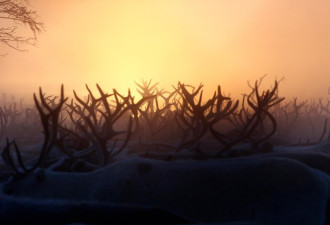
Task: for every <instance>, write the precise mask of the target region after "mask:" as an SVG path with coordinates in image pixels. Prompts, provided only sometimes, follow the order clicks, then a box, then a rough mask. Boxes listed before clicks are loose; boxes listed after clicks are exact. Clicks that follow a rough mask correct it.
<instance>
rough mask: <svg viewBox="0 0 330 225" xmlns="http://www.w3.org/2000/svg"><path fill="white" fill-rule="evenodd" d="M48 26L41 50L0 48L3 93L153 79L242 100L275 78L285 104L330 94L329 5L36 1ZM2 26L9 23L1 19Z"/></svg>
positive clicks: (322, 0)
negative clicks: (254, 86)
mask: <svg viewBox="0 0 330 225" xmlns="http://www.w3.org/2000/svg"><path fill="white" fill-rule="evenodd" d="M30 3H31V5H32V7H33V9H35V10H36V11H37V12H38V15H39V16H40V18H39V19H40V20H41V21H42V22H43V23H44V24H45V31H43V32H42V33H41V34H40V35H39V36H38V40H39V41H38V44H37V46H36V47H34V46H25V48H26V49H27V50H28V51H27V52H18V51H15V50H12V49H10V48H8V47H6V46H5V45H3V44H0V54H7V55H6V56H2V57H0V77H1V82H0V93H7V94H8V95H15V96H17V97H25V98H26V99H27V100H29V99H31V98H32V93H33V92H36V91H38V87H39V86H42V87H43V89H44V90H46V92H47V93H49V94H58V93H59V88H60V84H61V83H63V84H64V85H65V90H66V93H68V94H71V93H72V89H75V90H77V92H78V93H82V95H83V94H84V93H85V87H84V85H85V84H89V86H91V87H93V88H94V89H95V84H96V83H99V84H100V85H101V87H103V89H105V90H109V91H111V89H112V88H117V89H118V90H120V91H122V92H126V90H127V88H133V89H135V86H134V81H137V82H140V81H141V79H145V80H148V79H153V80H154V81H155V82H159V83H160V84H159V86H160V87H165V88H171V84H176V83H177V82H178V81H182V82H184V83H187V84H193V85H198V84H199V83H203V84H204V85H205V92H206V94H210V93H212V92H213V91H214V90H215V88H216V86H217V85H218V84H220V85H221V86H222V87H223V90H224V92H225V93H231V94H232V96H234V97H239V96H240V94H241V93H246V92H247V91H248V90H249V89H248V85H247V81H248V80H250V81H254V80H256V79H258V78H259V77H260V76H262V75H264V74H268V76H267V78H266V79H265V81H264V85H265V87H270V85H271V84H272V82H273V81H274V79H276V78H277V79H280V78H282V77H285V79H284V80H283V81H282V82H281V83H280V95H281V96H284V97H286V98H289V99H290V98H292V97H293V96H298V97H299V98H301V99H311V98H318V97H324V96H327V92H328V87H329V86H330V64H329V62H330V29H329V28H330V14H329V13H328V12H329V10H330V2H329V1H326V0H317V1H307V0H301V1H298V0H297V1H293V0H292V1H276V0H269V1H257V0H252V1H238V0H230V1H201V0H194V1H191V0H189V1H188V0H186V1H176V0H175V1H174V0H166V1H165V0H164V1H146V0H143V1H101V0H98V1H86V0H85V1H84V0H79V1H78V0H72V1H64V0H57V1H55V0H53V1H42V0H31V1H30ZM0 24H4V22H3V21H1V20H0Z"/></svg>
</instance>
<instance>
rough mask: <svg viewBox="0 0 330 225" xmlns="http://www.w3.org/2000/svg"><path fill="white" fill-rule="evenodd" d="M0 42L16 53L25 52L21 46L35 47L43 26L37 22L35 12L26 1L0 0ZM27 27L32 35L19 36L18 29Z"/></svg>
mask: <svg viewBox="0 0 330 225" xmlns="http://www.w3.org/2000/svg"><path fill="white" fill-rule="evenodd" d="M1 20H3V21H5V23H2V24H6V25H5V26H4V25H1V26H0V42H1V43H2V44H5V45H7V46H9V47H11V48H13V49H15V50H18V51H26V49H24V48H23V47H22V46H23V45H35V44H36V42H37V34H38V33H40V32H41V31H42V30H43V28H44V26H43V23H42V22H40V21H39V20H38V15H37V12H36V11H34V10H32V8H31V5H30V3H29V1H28V0H0V21H1ZM22 26H25V27H27V28H28V29H29V30H30V31H31V32H32V34H31V35H27V36H26V35H24V36H21V33H22V31H20V30H19V27H22Z"/></svg>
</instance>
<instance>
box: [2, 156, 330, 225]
mask: <svg viewBox="0 0 330 225" xmlns="http://www.w3.org/2000/svg"><path fill="white" fill-rule="evenodd" d="M1 189H2V190H3V193H5V194H10V195H12V197H11V198H1V200H0V218H1V220H2V221H5V222H6V223H1V224H8V223H7V222H10V221H12V220H14V221H17V220H20V219H21V218H22V219H23V220H25V219H24V218H30V219H32V218H34V217H35V218H37V217H40V216H41V215H44V216H43V218H49V217H54V218H55V217H56V218H61V219H64V218H65V217H68V218H79V216H80V215H82V216H86V218H95V217H96V218H97V217H106V218H107V220H108V219H109V221H111V218H112V217H113V218H116V219H119V220H120V218H122V219H123V220H125V219H128V216H127V215H129V212H131V213H133V215H135V216H137V217H141V216H142V217H143V218H144V216H145V215H149V216H150V218H147V219H153V218H157V217H158V218H159V220H158V221H160V222H161V221H165V219H164V220H162V219H161V218H162V216H164V215H168V214H166V212H173V213H175V215H173V214H170V216H169V218H171V221H170V223H168V224H173V223H172V219H174V220H173V221H175V220H176V219H179V220H181V219H183V217H184V218H190V219H189V221H190V220H192V221H198V222H208V223H212V222H232V221H254V222H257V223H259V224H268V225H273V224H274V225H275V224H276V225H278V224H281V225H292V224H299V225H323V224H324V222H325V212H326V207H327V202H328V198H329V177H328V175H327V174H325V173H322V172H320V171H318V170H314V169H312V168H310V167H308V166H306V165H305V164H303V163H300V162H298V161H296V160H291V159H283V158H242V159H230V160H210V161H201V162H196V161H177V162H161V161H156V160H150V159H141V158H131V159H127V160H122V161H119V162H116V163H113V164H111V165H109V166H107V167H105V168H103V169H99V170H97V171H94V172H90V173H61V172H54V171H49V170H45V171H44V170H37V171H35V172H33V173H31V174H29V175H27V176H26V177H25V178H23V179H19V180H10V181H8V182H7V183H6V184H2V186H1ZM24 198H29V199H30V200H24ZM54 200H56V201H54ZM58 200H65V201H61V202H65V204H64V205H62V206H58V204H59V203H58ZM80 201H85V202H86V201H87V202H90V201H92V202H95V201H96V202H98V203H95V208H94V205H88V204H90V203H88V204H87V205H86V203H81V202H80ZM108 203H111V205H107V204H108ZM103 204H105V205H103ZM116 204H133V205H135V207H137V209H136V210H137V211H136V214H135V209H134V210H131V211H130V210H128V211H125V210H123V211H120V213H117V212H118V209H116V207H115V208H113V207H114V205H116ZM87 206H88V207H90V208H88V210H87V209H86V208H84V207H87ZM145 206H148V207H154V206H155V207H159V208H162V209H164V210H166V211H163V212H164V213H165V214H162V213H160V214H159V216H158V214H154V211H153V209H150V208H144V207H145ZM139 207H140V208H139ZM119 208H120V210H121V209H122V208H121V206H119ZM116 210H117V211H116ZM139 210H140V211H139ZM132 211H133V212H132ZM115 212H116V213H115ZM137 212H141V215H138V213H137ZM157 212H159V211H157ZM49 213H51V214H49ZM60 215H61V216H60ZM154 215H157V216H154ZM178 215H180V216H178ZM173 216H174V217H173ZM133 218H134V217H133ZM144 219H146V218H144ZM54 221H55V220H54ZM189 221H187V222H189ZM69 222H84V221H69ZM160 222H157V223H155V224H161V223H160ZM185 223H186V222H185ZM45 224H50V223H45ZM116 224H119V223H116ZM126 224H129V223H126Z"/></svg>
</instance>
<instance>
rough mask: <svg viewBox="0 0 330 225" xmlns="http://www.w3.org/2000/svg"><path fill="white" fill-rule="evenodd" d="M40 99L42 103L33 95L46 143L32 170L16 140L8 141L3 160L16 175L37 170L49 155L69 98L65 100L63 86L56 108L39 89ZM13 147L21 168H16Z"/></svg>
mask: <svg viewBox="0 0 330 225" xmlns="http://www.w3.org/2000/svg"><path fill="white" fill-rule="evenodd" d="M39 97H40V102H39V101H38V99H37V96H36V94H34V95H33V98H34V102H35V105H36V108H37V110H38V112H39V115H40V119H41V124H42V127H43V131H44V143H43V146H42V149H41V151H40V155H39V157H38V160H37V162H36V163H35V164H34V165H33V166H32V167H30V168H28V167H26V166H25V165H24V163H23V161H22V157H21V153H20V150H19V148H18V146H17V144H16V141H15V140H14V141H11V142H10V141H9V140H8V139H7V143H6V147H5V148H4V150H3V152H2V158H3V160H4V161H5V162H6V164H7V165H9V166H11V167H12V169H13V170H14V172H15V174H16V175H25V174H26V173H29V172H31V171H33V170H35V169H36V168H37V167H38V166H39V165H40V164H41V163H42V161H43V159H44V158H45V157H46V156H47V155H48V154H49V152H50V151H51V149H52V147H53V146H54V143H55V142H56V139H57V128H58V118H59V114H60V111H61V108H62V106H63V104H64V103H65V101H66V100H67V98H64V87H63V85H62V86H61V96H60V100H59V103H58V104H57V106H56V107H55V108H52V107H51V106H50V105H49V104H48V103H47V102H46V99H45V97H44V94H43V92H42V89H41V88H39ZM12 145H13V146H14V149H15V153H16V156H17V161H18V162H17V163H18V166H19V167H17V166H16V164H15V162H14V159H13V157H12V155H11V153H10V151H11V146H12Z"/></svg>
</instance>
